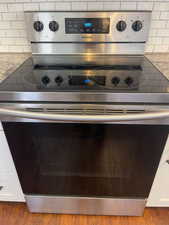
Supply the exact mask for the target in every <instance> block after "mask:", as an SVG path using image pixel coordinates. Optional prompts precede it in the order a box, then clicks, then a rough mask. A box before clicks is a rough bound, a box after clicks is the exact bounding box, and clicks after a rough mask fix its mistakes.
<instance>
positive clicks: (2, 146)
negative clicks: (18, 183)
mask: <svg viewBox="0 0 169 225" xmlns="http://www.w3.org/2000/svg"><path fill="white" fill-rule="evenodd" d="M6 171H8V172H10V173H12V172H15V171H16V170H15V166H14V163H13V159H12V156H11V153H10V150H9V146H8V143H7V140H6V137H5V134H4V132H3V131H0V173H1V172H6Z"/></svg>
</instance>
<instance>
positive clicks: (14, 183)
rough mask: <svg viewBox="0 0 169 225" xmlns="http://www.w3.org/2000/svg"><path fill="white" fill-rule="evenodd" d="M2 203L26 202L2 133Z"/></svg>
mask: <svg viewBox="0 0 169 225" xmlns="http://www.w3.org/2000/svg"><path fill="white" fill-rule="evenodd" d="M0 201H25V200H24V196H23V193H22V189H21V186H20V183H19V179H18V176H17V173H16V169H15V166H14V163H13V160H12V156H11V153H10V150H9V147H8V144H7V140H6V137H5V134H4V132H3V131H2V130H1V131H0Z"/></svg>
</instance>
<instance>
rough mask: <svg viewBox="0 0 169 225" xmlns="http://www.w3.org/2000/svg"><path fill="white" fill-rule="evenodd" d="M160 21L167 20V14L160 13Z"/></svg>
mask: <svg viewBox="0 0 169 225" xmlns="http://www.w3.org/2000/svg"><path fill="white" fill-rule="evenodd" d="M160 19H161V20H169V12H161V14H160Z"/></svg>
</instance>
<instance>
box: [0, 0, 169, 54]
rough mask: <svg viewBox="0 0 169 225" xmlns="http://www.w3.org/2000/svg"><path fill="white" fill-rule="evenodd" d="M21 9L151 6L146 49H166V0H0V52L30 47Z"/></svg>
mask: <svg viewBox="0 0 169 225" xmlns="http://www.w3.org/2000/svg"><path fill="white" fill-rule="evenodd" d="M24 10H25V11H38V10H52V11H53V10H56V11H57V10H58V11H69V10H75V11H78V10H79V11H84V10H100V11H102V10H105V11H108V10H152V11H153V12H152V24H151V29H150V33H149V40H148V43H147V45H146V51H147V52H166V51H169V0H143V1H142V0H129V1H128V0H121V1H120V0H119V1H118V0H0V52H10V51H11V52H26V51H30V44H29V43H28V41H27V37H26V36H27V35H26V31H25V24H24Z"/></svg>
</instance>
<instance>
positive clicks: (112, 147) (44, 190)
mask: <svg viewBox="0 0 169 225" xmlns="http://www.w3.org/2000/svg"><path fill="white" fill-rule="evenodd" d="M3 127H4V130H5V134H6V136H7V140H8V143H9V146H10V150H11V152H12V155H13V159H14V162H15V165H16V168H17V171H18V175H19V178H20V181H21V185H22V188H23V191H24V193H25V194H38V195H55V196H84V197H85V196H87V197H89V196H91V197H138V198H142V197H143V198H145V197H147V196H148V194H149V191H150V188H151V185H152V182H153V179H154V176H155V172H156V169H157V167H158V163H159V160H160V156H161V153H162V151H163V148H164V145H165V142H166V139H167V135H168V127H167V126H148V125H144V126H143V125H111V124H106V125H105V124H104V125H103V124H100V125H99V124H63V123H62V124H61V123H60V124H55V123H53V124H52V123H50V124H49V123H3Z"/></svg>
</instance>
